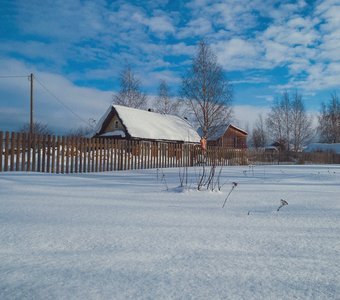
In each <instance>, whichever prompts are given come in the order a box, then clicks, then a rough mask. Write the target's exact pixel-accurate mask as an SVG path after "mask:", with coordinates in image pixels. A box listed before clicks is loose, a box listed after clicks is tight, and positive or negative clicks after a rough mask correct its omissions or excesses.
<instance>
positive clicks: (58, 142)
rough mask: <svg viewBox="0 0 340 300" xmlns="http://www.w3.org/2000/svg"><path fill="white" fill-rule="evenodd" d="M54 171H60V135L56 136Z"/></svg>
mask: <svg viewBox="0 0 340 300" xmlns="http://www.w3.org/2000/svg"><path fill="white" fill-rule="evenodd" d="M56 173H57V174H59V173H60V136H59V135H58V136H57V162H56Z"/></svg>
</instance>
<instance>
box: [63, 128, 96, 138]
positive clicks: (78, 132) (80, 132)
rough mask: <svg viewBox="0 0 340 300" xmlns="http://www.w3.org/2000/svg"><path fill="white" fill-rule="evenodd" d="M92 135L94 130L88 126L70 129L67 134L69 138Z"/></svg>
mask: <svg viewBox="0 0 340 300" xmlns="http://www.w3.org/2000/svg"><path fill="white" fill-rule="evenodd" d="M93 134H94V129H93V128H91V127H90V126H80V127H78V128H76V129H72V130H70V131H69V132H68V133H67V136H69V137H91V135H93Z"/></svg>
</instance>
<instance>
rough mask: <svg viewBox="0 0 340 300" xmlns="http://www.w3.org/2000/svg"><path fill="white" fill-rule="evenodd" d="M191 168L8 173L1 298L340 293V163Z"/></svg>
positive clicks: (0, 235)
mask: <svg viewBox="0 0 340 300" xmlns="http://www.w3.org/2000/svg"><path fill="white" fill-rule="evenodd" d="M189 171H190V174H191V175H190V180H189V183H190V185H191V189H189V190H187V189H185V190H184V191H182V190H181V189H178V188H176V187H177V186H178V185H179V176H178V169H165V170H163V172H164V178H165V181H166V183H167V185H168V188H169V189H168V190H166V185H165V183H164V180H162V181H161V180H160V179H161V177H162V173H161V172H159V174H158V181H157V171H156V170H140V171H129V172H116V173H110V172H109V173H101V174H82V175H55V174H38V173H35V174H34V173H30V174H29V173H14V172H13V173H0V299H340V166H256V167H254V168H253V169H252V168H249V167H247V166H246V167H225V168H224V171H223V174H222V182H227V183H226V185H225V186H224V187H223V189H222V191H221V192H207V191H204V192H199V191H196V190H194V186H195V184H194V183H193V182H194V181H195V180H194V177H195V172H196V173H197V172H198V171H197V169H194V168H192V169H190V170H189ZM232 182H237V183H238V185H237V187H236V188H235V189H234V191H233V192H232V193H231V195H230V197H229V199H228V201H227V203H226V205H225V207H224V208H223V209H222V208H221V206H222V204H223V201H224V199H225V198H226V196H227V194H228V193H229V191H230V189H231V187H232V184H231V183H232ZM280 199H284V200H286V201H287V202H288V203H289V205H288V206H285V207H283V208H281V210H280V211H279V212H277V211H276V209H277V208H278V206H279V204H280ZM248 213H249V214H248Z"/></svg>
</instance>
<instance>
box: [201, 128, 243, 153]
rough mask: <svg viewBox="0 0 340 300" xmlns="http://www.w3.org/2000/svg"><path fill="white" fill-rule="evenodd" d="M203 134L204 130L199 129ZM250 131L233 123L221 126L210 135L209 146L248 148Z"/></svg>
mask: <svg viewBox="0 0 340 300" xmlns="http://www.w3.org/2000/svg"><path fill="white" fill-rule="evenodd" d="M198 132H199V134H200V135H202V130H201V129H199V130H198ZM247 136H248V133H247V132H246V131H244V130H242V129H240V128H238V127H236V126H234V125H232V124H227V125H225V126H221V128H219V129H218V130H216V131H215V132H214V134H212V135H211V136H209V137H208V146H220V147H223V148H232V149H245V148H247Z"/></svg>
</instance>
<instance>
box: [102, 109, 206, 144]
mask: <svg viewBox="0 0 340 300" xmlns="http://www.w3.org/2000/svg"><path fill="white" fill-rule="evenodd" d="M112 112H116V113H117V115H118V117H119V119H120V120H121V121H122V124H123V125H124V127H125V128H126V131H127V134H128V135H130V136H131V137H132V138H141V139H151V140H167V141H184V142H191V143H198V142H199V141H200V136H199V135H198V133H197V132H196V130H195V129H194V128H193V127H192V126H191V125H190V124H189V122H188V121H186V120H184V119H182V118H180V117H178V116H174V115H165V114H159V113H155V112H151V111H145V110H140V109H135V108H131V107H126V106H121V105H112V106H110V107H109V109H108V110H107V111H106V113H105V114H104V116H103V117H102V118H101V119H100V121H99V122H98V125H97V128H96V133H97V134H101V131H102V130H103V129H104V128H103V125H104V122H105V121H107V118H111V116H112ZM103 134H105V136H108V135H109V132H105V133H103Z"/></svg>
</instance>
